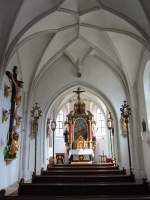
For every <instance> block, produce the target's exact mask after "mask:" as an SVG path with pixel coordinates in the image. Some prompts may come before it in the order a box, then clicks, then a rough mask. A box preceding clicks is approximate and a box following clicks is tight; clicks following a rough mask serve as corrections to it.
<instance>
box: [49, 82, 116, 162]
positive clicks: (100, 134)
mask: <svg viewBox="0 0 150 200" xmlns="http://www.w3.org/2000/svg"><path fill="white" fill-rule="evenodd" d="M78 87H81V88H82V90H84V91H85V93H83V94H81V100H82V102H84V103H85V105H86V109H87V110H89V111H90V112H91V113H92V115H93V122H94V123H93V125H92V127H91V128H92V134H93V137H95V138H96V146H97V148H96V151H95V158H94V160H95V162H100V159H101V158H102V156H106V157H107V158H111V157H112V154H111V153H112V152H111V149H110V146H111V144H110V136H109V131H108V128H107V118H108V112H109V111H111V112H112V115H113V118H114V124H115V136H114V139H113V145H114V147H113V150H114V155H115V159H116V160H117V162H118V163H120V153H119V152H120V149H119V136H118V135H117V132H118V131H117V130H118V124H117V117H116V114H115V111H114V108H113V107H112V105H111V104H110V102H109V101H108V100H107V99H106V98H105V97H104V96H103V97H102V95H100V93H98V92H96V90H95V91H94V90H92V89H90V88H88V87H85V86H83V85H76V86H73V87H71V88H69V89H67V90H66V91H64V92H62V93H61V95H58V97H57V98H56V99H55V101H54V102H53V103H52V104H51V105H50V107H49V109H48V112H47V115H46V119H47V118H49V119H50V120H52V119H53V118H55V119H56V123H57V124H58V127H59V128H60V127H61V128H60V129H61V130H59V128H58V127H56V131H55V138H54V140H55V144H54V145H55V147H54V149H55V150H54V151H55V154H56V153H66V148H65V137H64V134H63V135H62V131H63V133H64V132H65V121H66V120H67V115H68V114H69V113H70V112H73V108H74V104H75V102H76V101H77V96H76V95H75V94H74V93H73V91H74V90H76V89H77V88H78ZM60 118H61V120H60ZM46 119H45V121H47V120H46ZM62 119H63V120H62ZM78 120H79V118H77V119H76V120H75V121H74V128H76V124H78V122H79V121H78ZM81 121H82V122H84V123H85V125H86V126H87V124H86V120H84V119H83V118H81ZM63 122H64V124H63ZM82 122H81V123H82ZM60 124H61V125H60ZM87 128H88V127H87ZM45 130H47V129H45ZM58 132H61V135H59V136H58ZM79 132H80V130H79V131H78V133H77V136H76V133H74V135H73V140H74V141H75V143H74V144H73V145H74V147H73V148H75V146H76V145H77V141H78V134H79ZM85 135H86V133H85ZM83 139H84V140H85V141H87V139H88V140H89V138H88V137H87V135H86V136H85V137H84V138H83ZM47 140H48V141H47V142H46V145H47V144H48V146H46V147H45V153H46V155H45V156H46V159H48V158H49V157H51V156H52V155H53V149H52V143H53V137H52V131H51V130H50V135H49V136H48V138H47ZM85 143H86V142H85ZM49 144H50V145H49ZM78 147H79V146H78ZM114 155H113V156H114ZM46 159H45V160H46ZM66 162H68V160H66Z"/></svg>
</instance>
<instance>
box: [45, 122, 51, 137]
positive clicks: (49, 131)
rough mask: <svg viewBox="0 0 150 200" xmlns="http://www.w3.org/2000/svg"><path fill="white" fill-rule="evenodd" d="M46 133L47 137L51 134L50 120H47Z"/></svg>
mask: <svg viewBox="0 0 150 200" xmlns="http://www.w3.org/2000/svg"><path fill="white" fill-rule="evenodd" d="M46 133H47V137H48V136H50V133H51V129H50V118H47V124H46Z"/></svg>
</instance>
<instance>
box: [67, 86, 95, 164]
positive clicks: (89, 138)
mask: <svg viewBox="0 0 150 200" xmlns="http://www.w3.org/2000/svg"><path fill="white" fill-rule="evenodd" d="M73 92H75V93H77V102H76V103H75V104H74V110H72V111H71V112H70V113H69V114H68V115H67V121H66V123H67V124H68V146H69V150H68V154H69V155H68V156H69V160H70V162H71V163H77V162H81V163H82V162H92V160H93V158H94V152H95V148H96V141H95V137H93V131H92V123H93V122H94V121H93V115H92V113H91V112H90V111H88V110H86V108H85V103H84V102H82V101H81V98H80V93H81V92H84V91H81V90H80V88H78V90H77V91H73Z"/></svg>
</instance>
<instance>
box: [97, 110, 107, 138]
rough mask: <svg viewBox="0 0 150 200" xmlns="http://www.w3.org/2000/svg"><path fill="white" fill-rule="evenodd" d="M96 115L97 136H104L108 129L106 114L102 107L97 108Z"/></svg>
mask: <svg viewBox="0 0 150 200" xmlns="http://www.w3.org/2000/svg"><path fill="white" fill-rule="evenodd" d="M94 116H95V121H96V127H95V135H96V137H103V136H105V135H106V131H107V129H106V117H105V114H104V112H103V111H102V110H101V109H100V108H97V109H96V113H95V115H94Z"/></svg>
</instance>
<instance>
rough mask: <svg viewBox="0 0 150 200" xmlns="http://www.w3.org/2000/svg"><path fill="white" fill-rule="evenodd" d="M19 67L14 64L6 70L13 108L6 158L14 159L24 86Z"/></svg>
mask: <svg viewBox="0 0 150 200" xmlns="http://www.w3.org/2000/svg"><path fill="white" fill-rule="evenodd" d="M17 75H18V67H17V66H14V67H13V70H12V72H10V71H6V76H7V77H8V79H9V82H10V85H11V91H12V92H11V108H10V123H9V131H8V137H7V138H8V141H7V146H6V147H5V153H4V154H5V155H4V157H5V159H13V158H15V157H16V152H17V150H18V137H19V136H18V133H17V131H16V128H17V126H18V125H19V123H20V120H21V117H20V116H19V115H18V108H19V107H20V104H21V88H22V87H23V81H20V80H18V78H17Z"/></svg>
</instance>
